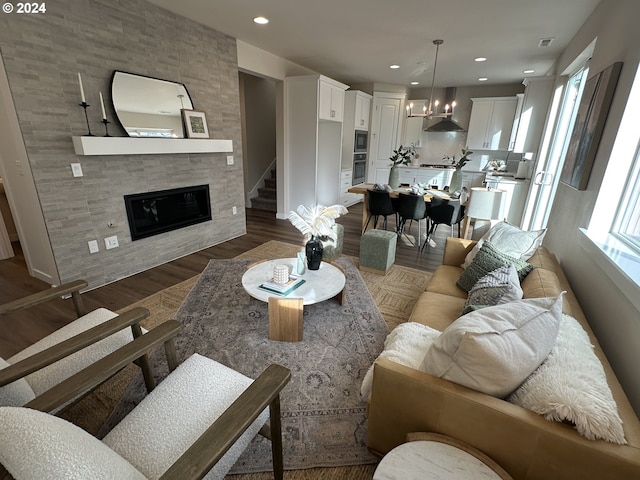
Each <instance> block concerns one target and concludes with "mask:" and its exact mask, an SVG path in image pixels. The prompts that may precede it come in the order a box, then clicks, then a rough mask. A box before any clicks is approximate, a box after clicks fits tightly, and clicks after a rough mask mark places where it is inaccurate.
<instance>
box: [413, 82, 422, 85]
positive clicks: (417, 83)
mask: <svg viewBox="0 0 640 480" xmlns="http://www.w3.org/2000/svg"><path fill="white" fill-rule="evenodd" d="M411 85H420V82H411Z"/></svg>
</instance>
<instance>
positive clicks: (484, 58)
mask: <svg viewBox="0 0 640 480" xmlns="http://www.w3.org/2000/svg"><path fill="white" fill-rule="evenodd" d="M475 60H476V62H486V61H487V57H478V58H476V59H475Z"/></svg>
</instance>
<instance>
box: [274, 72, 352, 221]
mask: <svg viewBox="0 0 640 480" xmlns="http://www.w3.org/2000/svg"><path fill="white" fill-rule="evenodd" d="M326 84H331V85H333V86H334V87H337V86H340V88H341V89H342V90H343V92H344V90H346V89H347V88H349V87H348V86H347V85H344V84H341V83H339V82H336V81H334V80H331V79H329V78H327V77H324V76H321V75H305V76H300V77H287V78H286V79H285V98H286V102H285V105H286V106H287V108H286V111H285V119H286V131H287V136H286V142H285V152H284V166H285V172H286V173H285V181H286V183H287V186H286V187H287V188H285V189H284V191H285V192H286V194H285V198H284V211H285V212H287V211H290V210H295V209H296V208H297V207H298V205H305V206H308V207H310V206H314V205H318V204H320V205H334V204H336V203H338V202H340V185H341V183H340V172H341V170H342V168H341V156H342V122H339V121H336V120H330V121H327V120H325V119H322V118H321V116H320V112H319V110H320V103H321V102H320V95H321V93H320V92H321V90H322V87H323V85H326ZM342 111H343V107H342V106H341V107H340V108H339V112H340V114H341V115H342ZM334 118H337V117H334Z"/></svg>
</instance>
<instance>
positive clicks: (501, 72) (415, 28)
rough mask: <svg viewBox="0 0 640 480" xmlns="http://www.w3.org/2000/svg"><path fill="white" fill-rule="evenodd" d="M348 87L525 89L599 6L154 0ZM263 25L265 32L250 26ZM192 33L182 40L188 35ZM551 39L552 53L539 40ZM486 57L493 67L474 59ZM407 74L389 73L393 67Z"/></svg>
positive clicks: (563, 0)
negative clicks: (263, 20) (262, 21)
mask: <svg viewBox="0 0 640 480" xmlns="http://www.w3.org/2000/svg"><path fill="white" fill-rule="evenodd" d="M149 1H150V2H151V3H154V4H156V5H159V6H161V7H163V8H166V9H168V10H171V11H173V12H176V13H178V14H181V15H184V16H186V17H189V18H191V19H193V20H195V21H197V22H200V23H203V24H205V25H207V26H210V27H211V28H214V29H215V30H218V31H221V32H224V33H226V34H228V35H230V36H233V37H235V38H238V39H240V40H242V41H244V42H246V43H249V44H251V45H255V46H257V47H259V48H261V49H263V50H266V51H268V52H271V53H273V54H275V55H278V56H280V57H283V58H286V59H288V60H290V61H292V62H295V63H297V64H299V65H303V66H305V67H307V68H310V69H312V70H314V71H317V72H319V73H322V74H324V75H327V76H329V77H332V78H335V79H336V80H340V81H342V82H344V83H347V84H353V83H371V82H382V83H393V84H401V85H406V86H409V83H410V82H411V81H413V80H417V81H419V82H420V84H421V85H420V86H421V87H425V86H426V87H428V86H430V85H431V77H432V74H433V70H432V69H433V61H434V56H435V46H434V45H433V43H432V42H433V40H435V39H438V38H439V39H443V40H444V44H443V45H442V46H441V47H440V51H439V54H438V65H437V70H436V80H435V85H436V87H447V86H472V85H478V84H479V83H480V82H478V78H479V77H487V78H488V80H487V81H486V82H484V84H485V85H486V84H501V83H512V82H519V81H521V80H522V79H523V78H524V77H525V76H526V75H525V74H524V73H523V70H525V69H534V70H535V73H534V74H533V76H540V75H546V74H548V73H550V72H553V69H554V62H555V60H556V59H557V58H558V56H559V55H560V54H561V53H562V51H563V50H564V48H565V47H566V45H567V44H568V42H569V41H570V40H571V39H572V37H573V36H574V35H575V34H576V32H577V31H578V29H579V28H580V26H581V25H582V24H583V23H584V22H585V21H586V20H587V18H588V17H589V15H590V14H591V13H592V12H593V10H594V9H595V7H596V6H597V4H598V3H599V1H600V0H313V1H312V0H306V1H305V0H179V1H177V0H149ZM259 15H262V16H265V17H267V18H268V19H269V20H270V22H269V24H268V25H262V26H261V25H256V24H255V23H253V21H252V19H253V18H254V17H256V16H259ZM188 34H189V32H185V35H188ZM547 37H554V41H553V42H552V43H551V44H550V46H548V47H546V48H541V47H538V42H539V41H540V39H541V38H547ZM479 56H483V57H487V61H486V62H482V63H479V62H474V58H476V57H479ZM391 64H398V65H400V68H399V69H397V70H391V69H390V68H389V65H391Z"/></svg>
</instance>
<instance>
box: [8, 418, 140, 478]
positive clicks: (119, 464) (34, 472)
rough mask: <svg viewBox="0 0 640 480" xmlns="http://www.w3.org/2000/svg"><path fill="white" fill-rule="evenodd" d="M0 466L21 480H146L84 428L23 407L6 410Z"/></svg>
mask: <svg viewBox="0 0 640 480" xmlns="http://www.w3.org/2000/svg"><path fill="white" fill-rule="evenodd" d="M0 463H1V464H2V465H4V467H5V468H6V469H7V471H8V472H9V473H10V474H11V475H12V476H13V478H15V479H16V480H43V479H47V480H111V479H112V480H145V477H144V476H143V475H142V474H141V473H140V472H139V471H138V470H136V469H135V468H134V467H133V466H132V465H131V464H130V463H129V462H127V461H126V460H125V459H124V458H122V457H121V456H120V455H118V454H117V453H116V452H114V451H113V450H111V449H110V448H109V447H107V446H106V445H104V444H103V443H102V442H101V441H100V440H98V439H97V438H95V437H92V436H91V435H89V434H88V433H87V432H85V431H84V430H82V429H81V428H79V427H76V426H75V425H73V424H71V423H69V422H67V421H66V420H63V419H62V418H58V417H54V416H53V415H48V414H46V413H43V412H39V411H37V410H31V409H29V408H22V407H0Z"/></svg>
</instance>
